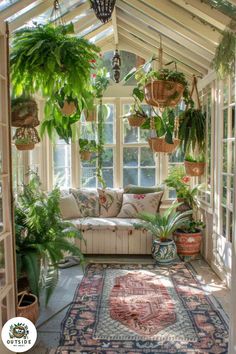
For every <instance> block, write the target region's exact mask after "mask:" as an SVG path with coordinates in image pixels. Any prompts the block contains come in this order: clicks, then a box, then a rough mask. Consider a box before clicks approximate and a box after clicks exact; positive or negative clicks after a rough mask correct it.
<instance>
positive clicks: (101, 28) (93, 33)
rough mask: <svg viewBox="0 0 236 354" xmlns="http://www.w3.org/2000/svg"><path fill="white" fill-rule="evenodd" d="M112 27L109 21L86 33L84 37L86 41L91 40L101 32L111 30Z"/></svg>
mask: <svg viewBox="0 0 236 354" xmlns="http://www.w3.org/2000/svg"><path fill="white" fill-rule="evenodd" d="M111 27H112V22H111V21H109V22H107V23H105V24H101V26H99V27H98V28H96V29H94V30H92V31H91V32H89V33H87V34H86V35H85V36H84V37H85V38H86V39H91V38H93V37H95V36H97V35H98V34H99V33H101V32H103V31H106V30H107V29H109V28H111Z"/></svg>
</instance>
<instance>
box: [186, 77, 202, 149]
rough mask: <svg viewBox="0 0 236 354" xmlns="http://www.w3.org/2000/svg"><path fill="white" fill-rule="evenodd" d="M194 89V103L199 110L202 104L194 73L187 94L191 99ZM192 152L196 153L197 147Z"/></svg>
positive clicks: (187, 106)
mask: <svg viewBox="0 0 236 354" xmlns="http://www.w3.org/2000/svg"><path fill="white" fill-rule="evenodd" d="M194 91H195V92H196V98H197V102H196V104H197V109H199V110H201V109H202V105H201V101H200V97H199V92H198V88H197V77H196V75H193V79H192V88H191V91H190V95H189V96H190V99H191V100H192V99H193V94H194ZM188 108H189V104H187V105H186V107H185V111H187V110H188ZM192 153H196V154H198V153H199V151H198V148H196V147H195V151H192Z"/></svg>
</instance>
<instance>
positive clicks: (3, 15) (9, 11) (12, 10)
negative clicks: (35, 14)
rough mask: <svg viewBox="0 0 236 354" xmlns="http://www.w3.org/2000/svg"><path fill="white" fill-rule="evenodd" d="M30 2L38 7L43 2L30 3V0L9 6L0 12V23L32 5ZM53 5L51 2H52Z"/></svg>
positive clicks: (40, 0) (41, 0) (38, 0)
mask: <svg viewBox="0 0 236 354" xmlns="http://www.w3.org/2000/svg"><path fill="white" fill-rule="evenodd" d="M32 2H33V3H35V5H38V4H40V3H42V2H43V0H37V1H32V0H21V1H17V2H16V3H15V4H12V5H10V6H9V7H7V8H6V9H5V10H2V11H1V12H0V22H3V21H5V20H6V19H8V18H9V17H11V16H12V15H15V14H16V13H17V12H19V11H21V10H22V9H24V8H25V7H27V6H29V5H32ZM52 3H53V0H52Z"/></svg>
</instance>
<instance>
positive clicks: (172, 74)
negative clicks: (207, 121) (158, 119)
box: [125, 57, 189, 108]
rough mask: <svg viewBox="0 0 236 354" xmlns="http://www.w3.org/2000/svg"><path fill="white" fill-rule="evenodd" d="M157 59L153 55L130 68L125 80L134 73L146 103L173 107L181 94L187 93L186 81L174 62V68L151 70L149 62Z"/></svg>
mask: <svg viewBox="0 0 236 354" xmlns="http://www.w3.org/2000/svg"><path fill="white" fill-rule="evenodd" d="M154 60H157V59H156V58H155V57H153V58H151V60H149V61H148V62H147V63H145V64H144V65H142V66H140V67H138V68H137V69H136V68H135V69H132V70H131V72H130V73H129V74H128V75H126V77H125V81H128V80H129V79H130V78H131V77H132V76H134V75H135V79H136V80H137V82H138V88H139V89H140V90H142V91H143V92H144V96H145V100H146V102H147V104H149V105H151V106H156V107H159V108H162V107H175V106H176V105H177V104H178V103H179V102H180V100H181V98H182V96H184V97H186V96H188V95H189V92H188V88H187V86H188V82H187V80H186V78H185V75H184V74H183V73H182V72H179V71H177V66H176V62H174V61H172V62H170V63H167V64H166V65H170V64H172V63H174V64H175V70H170V69H167V68H162V69H160V70H153V69H152V68H151V63H152V62H153V61H154Z"/></svg>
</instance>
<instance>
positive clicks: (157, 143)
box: [148, 138, 180, 154]
mask: <svg viewBox="0 0 236 354" xmlns="http://www.w3.org/2000/svg"><path fill="white" fill-rule="evenodd" d="M173 142H174V144H168V143H167V142H166V141H165V138H149V139H148V144H149V146H150V148H151V150H152V151H153V152H165V153H167V154H171V153H172V152H174V151H175V150H176V149H177V147H178V145H179V143H180V141H179V139H173Z"/></svg>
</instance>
